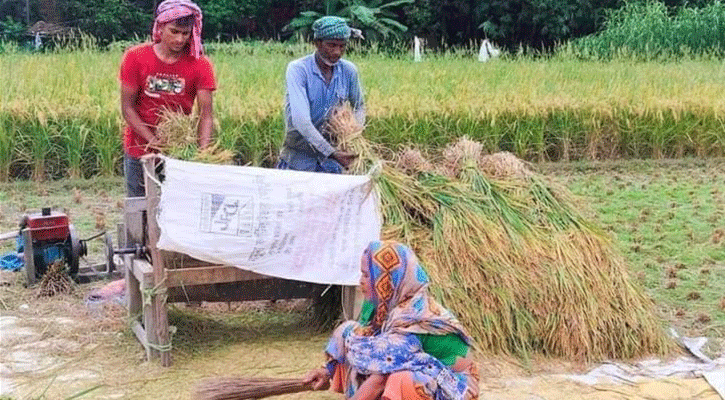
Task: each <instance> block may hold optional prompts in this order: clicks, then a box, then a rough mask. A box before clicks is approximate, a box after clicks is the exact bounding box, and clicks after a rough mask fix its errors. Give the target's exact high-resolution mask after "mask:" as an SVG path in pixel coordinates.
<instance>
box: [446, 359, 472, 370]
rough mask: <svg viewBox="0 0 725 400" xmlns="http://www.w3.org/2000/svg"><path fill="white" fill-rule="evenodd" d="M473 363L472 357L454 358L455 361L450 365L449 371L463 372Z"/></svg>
mask: <svg viewBox="0 0 725 400" xmlns="http://www.w3.org/2000/svg"><path fill="white" fill-rule="evenodd" d="M471 364H473V359H471V358H469V357H458V358H456V363H455V364H453V365H451V371H453V372H463V371H465V370H467V369H468V367H470V366H471Z"/></svg>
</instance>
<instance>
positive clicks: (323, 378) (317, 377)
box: [303, 368, 330, 390]
mask: <svg viewBox="0 0 725 400" xmlns="http://www.w3.org/2000/svg"><path fill="white" fill-rule="evenodd" d="M303 379H304V383H305V384H306V385H310V386H311V387H312V389H314V390H326V389H328V388H329V387H330V376H329V375H328V374H327V368H317V369H313V370H312V371H310V372H308V373H307V375H305V377H304V378H303Z"/></svg>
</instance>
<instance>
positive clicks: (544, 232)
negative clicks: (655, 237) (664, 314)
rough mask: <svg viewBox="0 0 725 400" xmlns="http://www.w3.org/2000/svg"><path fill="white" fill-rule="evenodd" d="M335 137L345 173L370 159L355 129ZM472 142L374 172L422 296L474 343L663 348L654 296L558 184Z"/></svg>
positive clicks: (566, 349) (411, 155)
mask: <svg viewBox="0 0 725 400" xmlns="http://www.w3.org/2000/svg"><path fill="white" fill-rule="evenodd" d="M347 107H349V106H347ZM346 115H347V116H348V117H349V113H348V114H346V113H342V112H339V113H336V114H334V115H333V118H336V117H344V116H346ZM348 125H349V124H346V123H331V124H330V126H338V127H340V126H343V127H344V126H348ZM334 133H335V134H336V135H337V137H338V140H339V143H340V146H341V147H342V150H348V151H353V152H356V153H358V154H360V157H359V160H358V164H356V165H355V166H353V168H352V172H353V173H365V172H367V170H366V168H370V167H371V166H372V165H374V164H376V163H378V162H379V158H380V157H379V156H378V155H377V154H375V152H373V151H371V150H372V146H371V145H370V144H369V143H365V142H366V140H365V139H364V137H363V136H362V135H361V134H360V132H358V131H357V130H355V132H354V133H353V135H352V136H351V137H352V140H346V139H345V136H346V134H347V132H346V131H345V130H337V131H334ZM481 148H482V147H481V145H480V144H478V143H476V142H473V141H471V140H468V139H466V138H462V139H461V140H460V141H459V142H457V143H454V144H452V145H451V146H449V147H448V148H446V149H445V150H444V151H443V152H442V154H441V155H440V156H439V157H438V160H440V161H439V162H437V163H433V162H431V161H429V160H426V159H425V158H424V157H423V155H422V154H421V153H420V152H416V151H414V150H410V149H409V150H406V151H405V152H403V153H402V154H401V155H400V156H399V157H398V158H397V160H396V162H395V163H392V162H388V163H384V164H383V167H382V170H381V172H380V173H379V174H378V175H377V176H375V178H374V179H375V181H376V186H377V190H378V193H379V195H380V199H381V207H382V214H383V223H384V227H383V236H384V238H386V239H396V240H400V241H404V242H406V243H408V244H410V245H411V246H412V247H413V248H414V249H415V251H416V253H417V255H418V256H419V258H420V259H421V262H422V263H423V265H425V266H426V268H427V270H428V272H429V274H430V275H431V278H432V282H433V287H432V291H433V293H434V294H435V295H436V297H437V298H438V299H439V300H441V301H442V302H443V303H444V304H445V305H446V306H447V307H449V308H450V309H451V310H452V311H453V312H454V313H455V314H456V315H457V316H458V318H459V319H460V320H461V321H462V322H463V323H464V325H465V326H467V327H468V328H469V330H470V332H471V334H472V336H473V337H474V339H475V340H476V342H477V344H478V346H479V347H480V349H481V350H483V351H486V352H491V353H505V354H513V355H517V356H519V357H523V358H528V357H529V356H530V355H531V354H532V353H540V354H545V355H549V356H557V357H564V358H567V359H572V360H579V361H597V360H603V359H611V358H616V359H621V358H633V357H637V356H642V355H647V354H663V353H666V352H667V351H669V350H670V348H671V343H670V341H669V340H668V339H667V337H666V335H665V333H664V330H663V327H662V326H661V323H660V322H659V321H658V319H657V318H656V317H655V314H654V312H653V303H652V302H651V300H650V299H649V298H647V296H645V294H644V291H643V289H642V288H641V287H639V286H637V285H635V284H634V283H633V282H632V280H631V279H630V276H629V271H628V270H627V266H626V264H625V263H624V261H623V258H622V257H621V255H620V254H618V253H617V252H616V251H615V249H614V246H613V244H612V243H611V241H610V239H609V238H608V236H607V235H606V234H604V233H603V232H602V231H601V230H599V229H598V228H597V227H596V226H595V225H594V224H593V223H592V222H590V221H586V220H585V219H584V218H583V217H582V216H581V215H580V214H579V213H578V212H577V208H576V207H577V206H576V205H575V203H574V202H573V201H572V200H571V199H570V198H569V196H568V194H567V191H566V189H564V188H561V187H557V186H556V185H554V184H552V183H550V182H547V181H546V180H544V178H543V177H541V176H539V175H537V174H535V173H534V172H532V171H531V169H530V168H528V166H527V165H526V164H525V163H524V162H522V161H521V160H519V159H517V158H516V157H515V156H513V155H511V154H509V153H496V154H492V155H484V154H483V153H482V151H481Z"/></svg>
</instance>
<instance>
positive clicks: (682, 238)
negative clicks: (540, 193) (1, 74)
mask: <svg viewBox="0 0 725 400" xmlns="http://www.w3.org/2000/svg"><path fill="white" fill-rule="evenodd" d="M724 167H725V161H724V160H722V159H717V160H696V159H687V160H668V161H660V162H654V161H637V162H604V163H597V164H576V163H575V164H570V165H567V166H562V165H552V166H547V167H546V168H547V169H548V170H549V171H550V172H551V173H553V174H554V175H557V176H558V179H559V180H561V181H562V182H563V183H564V184H566V185H567V186H568V187H569V188H570V189H571V190H572V191H573V192H574V193H576V194H577V195H580V196H582V197H583V198H586V199H587V202H588V203H589V205H590V208H591V210H592V213H593V214H592V216H591V217H592V218H594V219H596V220H598V221H600V223H601V224H602V226H604V227H605V228H606V229H607V230H608V231H609V232H611V233H612V234H614V235H615V237H616V243H617V244H618V246H619V248H620V250H621V252H622V253H623V254H624V255H625V256H626V259H627V261H628V264H629V265H630V268H631V271H632V274H633V275H634V276H636V277H637V278H638V280H639V281H640V283H641V284H642V285H644V286H645V287H646V288H647V291H648V293H649V294H650V296H651V297H652V298H653V299H654V301H655V303H656V304H657V305H658V308H659V309H660V313H661V316H662V318H664V319H665V320H666V321H668V323H670V324H672V325H674V326H676V327H678V328H679V329H681V330H682V331H683V332H684V333H685V334H687V335H690V336H711V337H713V336H714V337H721V338H722V337H725V302H724V299H725V246H724V243H725V238H723V237H722V234H723V232H725V168H724Z"/></svg>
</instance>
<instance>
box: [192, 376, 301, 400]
mask: <svg viewBox="0 0 725 400" xmlns="http://www.w3.org/2000/svg"><path fill="white" fill-rule="evenodd" d="M308 390H312V388H311V387H310V385H306V384H305V383H304V382H303V380H302V379H280V378H245V377H229V378H212V379H208V380H206V381H202V382H201V383H200V384H199V385H198V386H197V387H196V390H195V395H194V399H195V400H245V399H261V398H264V397H269V396H278V395H281V394H292V393H299V392H305V391H308Z"/></svg>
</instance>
